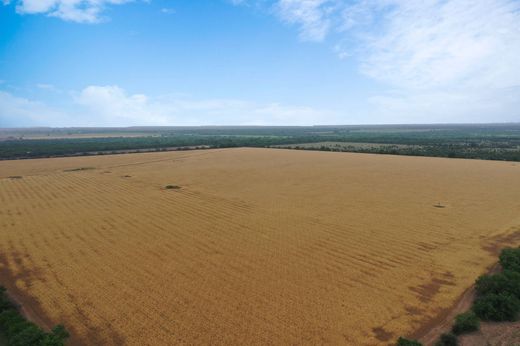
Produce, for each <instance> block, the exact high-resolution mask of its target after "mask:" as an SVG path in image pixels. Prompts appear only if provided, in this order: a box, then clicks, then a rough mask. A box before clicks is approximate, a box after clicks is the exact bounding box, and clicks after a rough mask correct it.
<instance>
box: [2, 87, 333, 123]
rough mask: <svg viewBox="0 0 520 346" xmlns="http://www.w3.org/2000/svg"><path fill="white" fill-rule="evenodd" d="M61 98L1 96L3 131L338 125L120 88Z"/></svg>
mask: <svg viewBox="0 0 520 346" xmlns="http://www.w3.org/2000/svg"><path fill="white" fill-rule="evenodd" d="M61 95H62V97H61V98H60V100H59V106H58V105H55V106H50V105H47V104H45V103H43V102H38V101H35V100H30V99H27V98H23V97H18V96H15V95H13V94H11V93H7V92H3V91H0V127H12V126H99V125H100V124H102V125H103V126H132V125H172V126H173V125H313V124H318V123H328V124H333V123H335V122H337V121H338V119H337V118H336V116H337V114H336V113H334V112H332V111H329V110H318V109H314V108H311V107H305V106H292V105H283V104H280V103H275V102H273V103H266V104H261V103H256V102H250V101H244V100H235V99H195V98H191V97H188V96H182V95H181V96H180V95H163V96H159V97H149V96H147V95H144V94H129V93H127V92H126V91H125V90H124V89H122V88H120V87H118V86H95V85H93V86H88V87H86V88H84V89H83V90H81V91H80V92H63V93H62V94H61ZM69 110H70V111H69Z"/></svg>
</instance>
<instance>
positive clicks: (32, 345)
mask: <svg viewBox="0 0 520 346" xmlns="http://www.w3.org/2000/svg"><path fill="white" fill-rule="evenodd" d="M0 334H2V338H1V339H2V341H4V343H6V344H7V345H8V346H62V345H64V344H65V340H66V339H67V338H68V337H69V333H68V332H67V331H66V330H65V328H64V327H63V326H62V325H57V326H56V327H54V328H53V329H52V331H51V332H50V333H47V332H45V331H43V330H42V329H41V328H40V327H38V326H37V325H36V324H34V323H32V322H29V321H27V320H26V319H25V318H24V317H23V316H22V315H21V314H20V312H19V311H18V309H17V308H16V306H15V305H14V304H13V302H12V301H11V300H9V297H7V294H6V289H5V288H4V287H0Z"/></svg>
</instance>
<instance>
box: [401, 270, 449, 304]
mask: <svg viewBox="0 0 520 346" xmlns="http://www.w3.org/2000/svg"><path fill="white" fill-rule="evenodd" d="M444 276H445V278H433V279H432V280H431V281H430V282H429V283H427V284H424V285H419V286H417V287H410V290H411V291H413V292H415V293H417V298H418V299H419V300H420V301H421V302H423V303H428V302H429V301H431V300H432V298H433V297H435V296H436V295H437V293H439V290H440V289H441V287H442V286H444V285H448V286H455V283H454V282H453V280H450V277H449V276H446V275H444Z"/></svg>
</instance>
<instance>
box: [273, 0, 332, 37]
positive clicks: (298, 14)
mask: <svg viewBox="0 0 520 346" xmlns="http://www.w3.org/2000/svg"><path fill="white" fill-rule="evenodd" d="M334 3H335V1H330V0H279V1H278V3H277V4H276V6H275V10H276V13H277V15H278V16H279V17H280V18H281V19H282V20H283V21H285V22H287V23H290V24H297V25H299V26H300V27H301V30H300V37H301V38H302V39H303V40H309V41H322V40H323V39H324V38H325V37H326V36H327V34H328V33H329V31H330V29H331V25H332V23H331V19H330V14H331V13H333V12H334V7H335V6H334Z"/></svg>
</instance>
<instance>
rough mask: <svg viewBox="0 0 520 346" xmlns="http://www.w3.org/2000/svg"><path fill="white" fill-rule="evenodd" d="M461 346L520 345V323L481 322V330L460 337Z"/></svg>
mask: <svg viewBox="0 0 520 346" xmlns="http://www.w3.org/2000/svg"><path fill="white" fill-rule="evenodd" d="M459 345H460V346H488V345H493V346H512V345H520V321H518V322H500V323H496V322H481V324H480V330H479V331H478V332H475V333H471V334H467V335H462V336H460V337H459Z"/></svg>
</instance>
